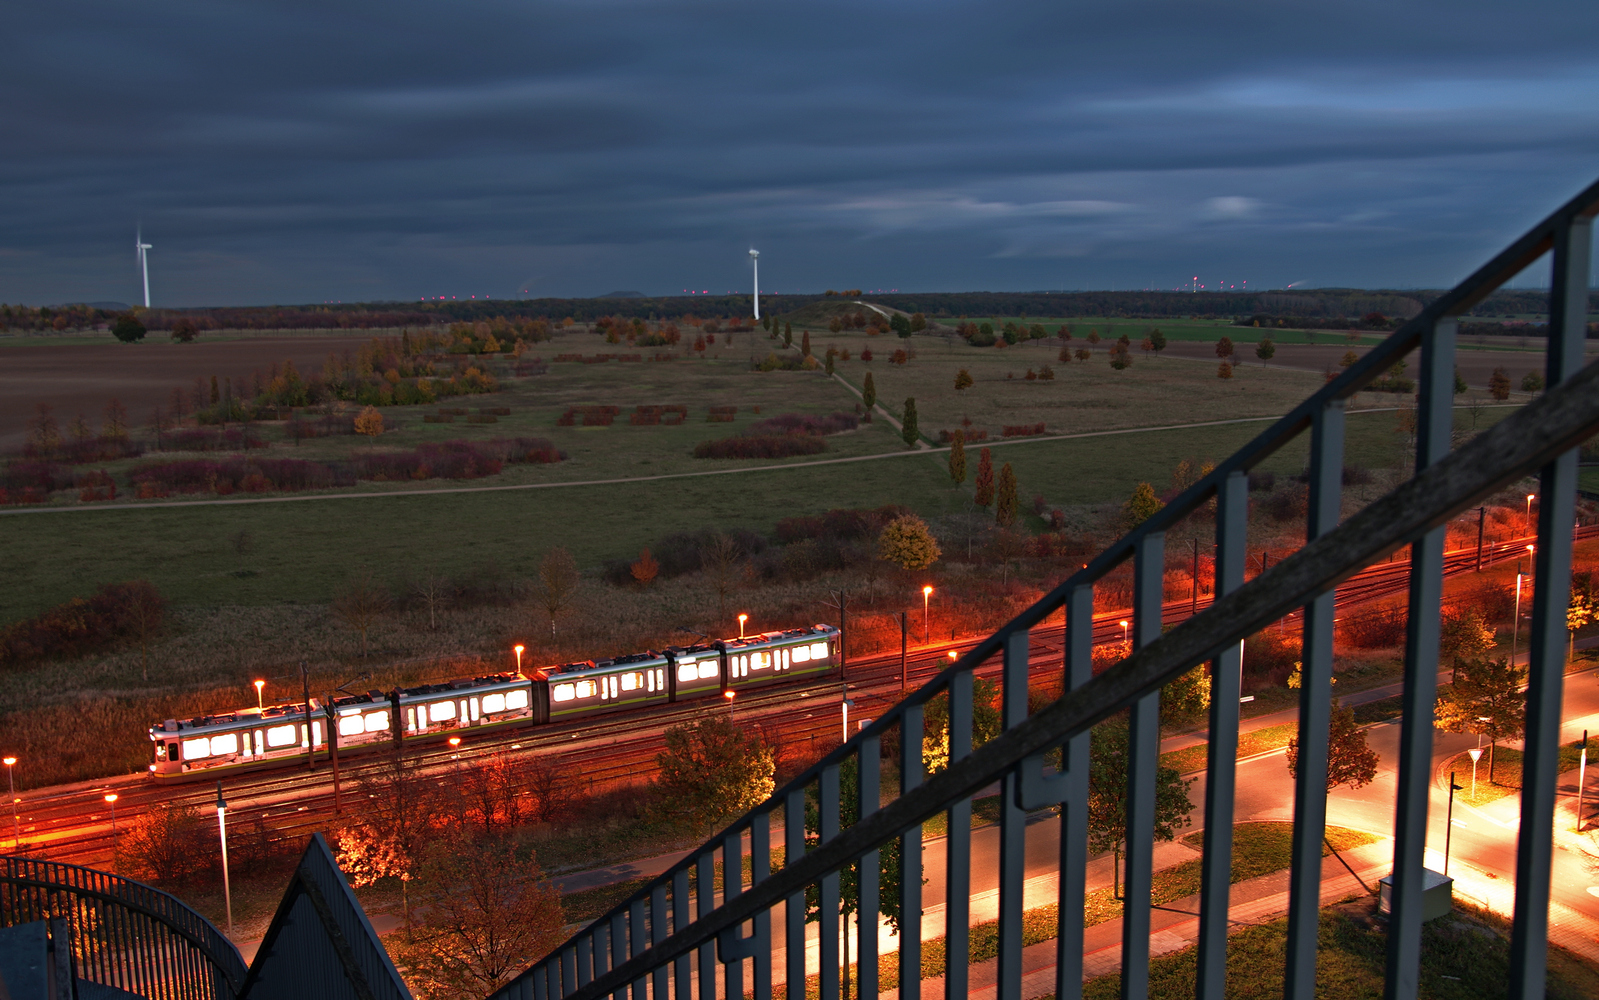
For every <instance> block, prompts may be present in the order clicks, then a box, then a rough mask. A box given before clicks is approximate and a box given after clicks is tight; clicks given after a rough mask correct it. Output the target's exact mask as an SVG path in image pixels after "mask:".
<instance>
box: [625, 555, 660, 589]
mask: <svg viewBox="0 0 1599 1000" xmlns="http://www.w3.org/2000/svg"><path fill="white" fill-rule="evenodd" d="M627 571H628V573H629V574H630V575H631V576H632V577H633V582H635V583H637V584H638V585H639V586H640V587H648V586H649V585H650V584H652V583H654V582H655V578H656V577H657V576H658V575H660V572H661V564H660V563H659V562H656V560H655V557H654V556H652V555H650V550H649V548H648V546H646V547H645V548H643V549H641V550H639V554H638V558H637V559H636V560H634V561H633V563H632V564H631V565H629V566H628V568H627Z"/></svg>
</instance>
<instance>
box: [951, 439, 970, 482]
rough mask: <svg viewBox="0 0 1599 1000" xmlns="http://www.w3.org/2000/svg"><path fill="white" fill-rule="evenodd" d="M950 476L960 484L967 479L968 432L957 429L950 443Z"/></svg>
mask: <svg viewBox="0 0 1599 1000" xmlns="http://www.w3.org/2000/svg"><path fill="white" fill-rule="evenodd" d="M949 478H950V479H952V480H954V482H955V485H956V486H959V485H960V484H961V483H964V482H965V481H966V432H965V431H963V430H957V431H956V432H955V438H954V440H952V441H951V442H950V444H949Z"/></svg>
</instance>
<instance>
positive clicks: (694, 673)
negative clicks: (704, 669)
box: [677, 660, 700, 684]
mask: <svg viewBox="0 0 1599 1000" xmlns="http://www.w3.org/2000/svg"><path fill="white" fill-rule="evenodd" d="M699 675H700V672H699V671H698V670H695V669H694V661H693V660H688V661H686V662H684V663H679V664H678V665H677V682H678V683H679V684H682V683H684V682H687V681H692V680H695V679H697V678H698V677H699Z"/></svg>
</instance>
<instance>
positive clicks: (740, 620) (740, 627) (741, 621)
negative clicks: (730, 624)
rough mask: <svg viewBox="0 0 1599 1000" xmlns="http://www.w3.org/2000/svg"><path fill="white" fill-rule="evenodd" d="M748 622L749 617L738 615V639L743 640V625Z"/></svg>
mask: <svg viewBox="0 0 1599 1000" xmlns="http://www.w3.org/2000/svg"><path fill="white" fill-rule="evenodd" d="M749 620H750V616H749V615H739V616H738V637H739V638H740V639H742V638H744V623H745V622H747V621H749ZM732 693H733V692H731V691H729V692H728V694H730V695H731V694H732Z"/></svg>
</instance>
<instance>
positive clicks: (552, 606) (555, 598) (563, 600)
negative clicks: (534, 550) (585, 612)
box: [534, 546, 579, 639]
mask: <svg viewBox="0 0 1599 1000" xmlns="http://www.w3.org/2000/svg"><path fill="white" fill-rule="evenodd" d="M578 579H579V577H578V572H577V560H575V559H573V558H572V553H570V552H568V551H566V549H564V548H562V547H560V546H556V547H555V548H553V549H551V550H550V551H549V552H547V553H545V555H544V560H543V561H542V562H541V563H539V578H538V581H537V584H536V585H535V587H534V589H535V591H536V592H537V596H538V601H539V604H540V605H542V606H543V608H544V613H545V614H547V615H549V618H550V638H551V639H554V638H555V617H556V615H558V614H560V613H561V611H562V609H564V608H566V607H567V606H568V605H570V604H571V603H572V598H573V597H574V596H576V593H577V584H578Z"/></svg>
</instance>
